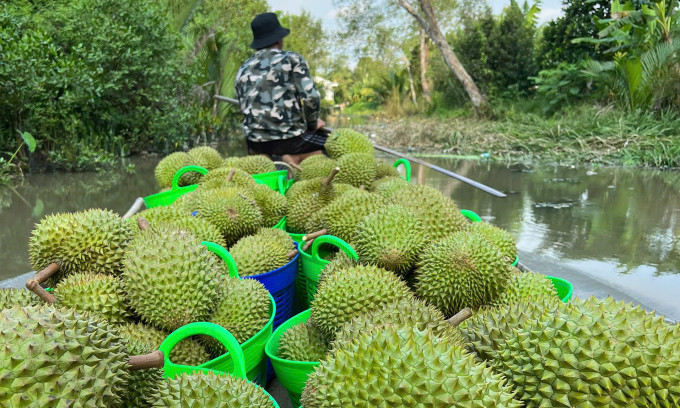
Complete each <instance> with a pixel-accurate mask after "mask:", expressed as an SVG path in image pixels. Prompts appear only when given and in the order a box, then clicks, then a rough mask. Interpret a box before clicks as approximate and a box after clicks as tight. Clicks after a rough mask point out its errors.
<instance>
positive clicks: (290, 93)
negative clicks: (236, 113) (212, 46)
mask: <svg viewBox="0 0 680 408" xmlns="http://www.w3.org/2000/svg"><path fill="white" fill-rule="evenodd" d="M236 95H237V96H238V101H239V106H240V109H241V113H242V114H243V133H244V134H245V136H246V137H247V138H248V139H249V140H251V141H253V142H268V141H271V140H279V139H289V138H292V137H295V136H300V135H302V134H303V133H304V132H305V131H306V130H307V129H310V130H311V129H316V124H317V119H318V118H319V108H320V101H321V98H320V95H319V91H317V89H316V87H315V86H314V81H312V78H310V76H309V66H308V65H307V61H305V59H304V58H302V56H300V55H299V54H296V53H294V52H291V51H281V50H277V49H271V48H267V49H263V50H259V51H257V52H256V53H255V54H254V55H253V56H252V57H250V58H249V59H248V60H246V62H244V63H243V65H242V66H241V68H240V69H239V70H238V72H237V73H236Z"/></svg>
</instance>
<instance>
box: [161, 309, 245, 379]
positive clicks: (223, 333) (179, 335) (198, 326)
mask: <svg viewBox="0 0 680 408" xmlns="http://www.w3.org/2000/svg"><path fill="white" fill-rule="evenodd" d="M197 334H202V335H205V336H210V337H213V338H215V339H216V340H218V341H219V342H220V343H222V345H223V346H224V348H226V349H227V352H228V353H229V354H230V355H231V358H232V361H233V362H234V372H233V373H232V374H233V375H234V376H235V377H238V378H244V379H245V378H246V364H245V360H244V358H243V350H242V349H241V346H240V345H239V344H238V341H236V339H235V338H234V336H233V335H232V334H231V333H229V331H228V330H227V329H225V328H224V327H222V326H220V325H218V324H215V323H208V322H196V323H189V324H187V325H184V326H182V327H180V328H179V329H177V330H175V331H173V332H172V333H170V335H169V336H168V337H166V338H165V340H163V343H161V345H160V347H158V350H160V351H162V352H163V355H164V358H165V360H164V362H165V365H168V364H172V362H171V361H170V357H169V356H170V352H171V351H172V349H173V348H175V346H176V345H177V344H178V343H179V342H180V341H182V340H184V339H186V338H187V337H191V336H195V335H197Z"/></svg>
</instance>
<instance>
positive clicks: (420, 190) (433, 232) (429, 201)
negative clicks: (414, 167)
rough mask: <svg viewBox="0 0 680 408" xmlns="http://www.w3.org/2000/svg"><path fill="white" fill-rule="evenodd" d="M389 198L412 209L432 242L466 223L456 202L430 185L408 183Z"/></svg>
mask: <svg viewBox="0 0 680 408" xmlns="http://www.w3.org/2000/svg"><path fill="white" fill-rule="evenodd" d="M390 200H392V202H393V203H394V204H398V205H401V206H404V207H406V208H409V209H410V210H412V211H413V212H414V213H415V214H416V215H417V216H418V217H419V218H420V220H421V221H422V222H423V226H424V227H425V229H426V232H427V237H428V239H429V240H430V241H432V242H434V241H439V240H440V239H442V238H444V237H446V236H447V235H450V234H452V233H454V232H456V231H460V230H463V229H465V227H466V226H467V225H468V221H467V219H466V218H465V217H464V216H463V215H462V214H461V213H460V210H459V209H458V206H457V205H456V203H454V202H453V200H451V199H450V198H448V197H446V196H444V195H443V194H442V193H441V192H440V191H439V190H437V189H435V188H432V187H430V186H424V185H409V186H408V187H406V188H401V189H399V190H397V191H396V192H395V193H393V194H392V195H391V196H390Z"/></svg>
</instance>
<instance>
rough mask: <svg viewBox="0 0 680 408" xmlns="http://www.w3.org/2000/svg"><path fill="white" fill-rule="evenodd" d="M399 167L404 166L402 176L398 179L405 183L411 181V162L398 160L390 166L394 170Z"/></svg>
mask: <svg viewBox="0 0 680 408" xmlns="http://www.w3.org/2000/svg"><path fill="white" fill-rule="evenodd" d="M399 166H404V175H402V176H400V177H401V178H403V179H404V180H406V181H411V162H409V161H408V160H406V159H399V160H397V161H395V162H394V164H393V165H392V167H394V168H395V169H396V168H397V167H399Z"/></svg>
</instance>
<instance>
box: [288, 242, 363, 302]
mask: <svg viewBox="0 0 680 408" xmlns="http://www.w3.org/2000/svg"><path fill="white" fill-rule="evenodd" d="M324 244H329V245H333V246H336V247H338V248H339V249H340V250H341V251H345V253H346V254H347V255H348V256H349V257H350V258H351V259H359V256H358V255H357V253H356V251H354V248H352V247H351V246H350V245H349V244H348V243H347V242H345V241H343V240H342V239H340V238H338V237H334V236H332V235H322V236H320V237H318V238H317V239H315V240H314V243H313V244H312V248H311V249H310V253H306V252H305V251H303V250H300V273H298V281H301V282H299V284H298V285H297V286H296V288H299V289H300V290H301V291H302V292H301V293H300V295H301V297H300V299H302V300H303V302H304V300H306V302H304V304H305V305H306V308H308V307H309V305H310V304H311V303H312V300H313V299H314V295H315V294H316V286H317V285H318V284H319V277H320V276H321V271H322V270H323V268H324V267H325V266H326V265H327V264H328V263H329V262H328V261H327V260H325V259H323V256H325V255H328V253H329V251H328V250H327V249H326V248H322V245H324ZM305 294H306V296H304V295H305Z"/></svg>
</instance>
